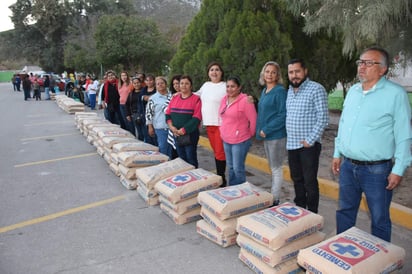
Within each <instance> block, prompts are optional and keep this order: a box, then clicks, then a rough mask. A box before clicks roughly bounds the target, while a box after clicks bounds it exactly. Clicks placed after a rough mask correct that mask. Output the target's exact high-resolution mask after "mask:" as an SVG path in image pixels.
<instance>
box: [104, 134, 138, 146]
mask: <svg viewBox="0 0 412 274" xmlns="http://www.w3.org/2000/svg"><path fill="white" fill-rule="evenodd" d="M101 139H102V142H103V145H104V146H105V147H107V148H112V147H113V145H114V144H118V143H130V142H135V141H136V139H134V138H131V137H129V136H106V137H102V138H101Z"/></svg>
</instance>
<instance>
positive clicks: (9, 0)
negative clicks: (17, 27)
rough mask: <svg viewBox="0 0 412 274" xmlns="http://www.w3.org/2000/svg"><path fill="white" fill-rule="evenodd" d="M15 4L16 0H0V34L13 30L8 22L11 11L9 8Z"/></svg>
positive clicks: (11, 24)
mask: <svg viewBox="0 0 412 274" xmlns="http://www.w3.org/2000/svg"><path fill="white" fill-rule="evenodd" d="M14 3H16V0H0V32H1V31H5V30H9V29H12V28H14V25H13V23H12V22H11V20H10V16H11V10H10V9H9V6H10V5H11V4H14Z"/></svg>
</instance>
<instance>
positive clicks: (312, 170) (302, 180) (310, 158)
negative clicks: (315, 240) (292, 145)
mask: <svg viewBox="0 0 412 274" xmlns="http://www.w3.org/2000/svg"><path fill="white" fill-rule="evenodd" d="M321 149H322V145H321V144H320V143H318V142H315V144H314V145H313V146H311V147H308V148H305V147H302V148H299V149H294V150H288V162H289V169H290V176H291V178H292V181H293V187H294V188H295V199H294V202H295V204H296V205H297V206H300V207H302V208H305V209H308V210H310V211H312V212H314V213H318V207H319V183H318V177H317V176H318V169H319V157H320V151H321Z"/></svg>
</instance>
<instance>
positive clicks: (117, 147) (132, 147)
mask: <svg viewBox="0 0 412 274" xmlns="http://www.w3.org/2000/svg"><path fill="white" fill-rule="evenodd" d="M112 149H113V151H114V152H123V151H136V150H151V151H159V147H157V146H154V145H151V144H148V143H145V142H142V141H138V140H135V141H133V142H129V143H127V142H124V143H118V144H114V145H113V147H112Z"/></svg>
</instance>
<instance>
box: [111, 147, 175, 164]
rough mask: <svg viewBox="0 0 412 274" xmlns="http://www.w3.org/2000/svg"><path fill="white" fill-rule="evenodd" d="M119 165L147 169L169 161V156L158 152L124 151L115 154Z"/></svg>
mask: <svg viewBox="0 0 412 274" xmlns="http://www.w3.org/2000/svg"><path fill="white" fill-rule="evenodd" d="M117 156H118V157H117V158H118V160H119V163H121V164H122V165H124V166H126V167H147V166H153V165H158V164H160V163H163V162H166V161H168V160H169V156H167V155H165V154H162V153H160V152H158V151H151V150H145V151H124V152H119V153H118V154H117Z"/></svg>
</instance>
